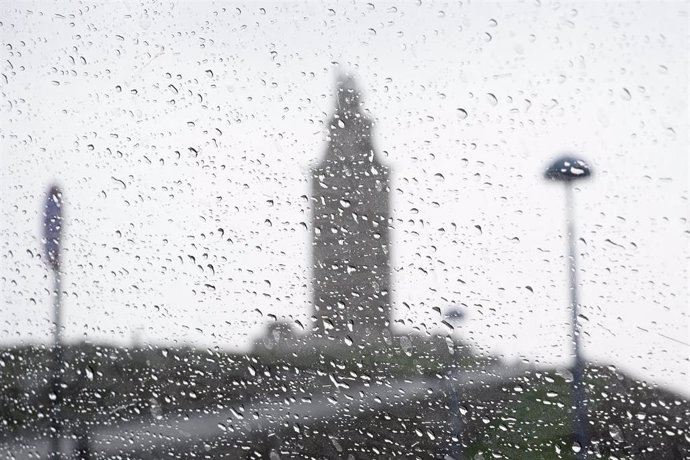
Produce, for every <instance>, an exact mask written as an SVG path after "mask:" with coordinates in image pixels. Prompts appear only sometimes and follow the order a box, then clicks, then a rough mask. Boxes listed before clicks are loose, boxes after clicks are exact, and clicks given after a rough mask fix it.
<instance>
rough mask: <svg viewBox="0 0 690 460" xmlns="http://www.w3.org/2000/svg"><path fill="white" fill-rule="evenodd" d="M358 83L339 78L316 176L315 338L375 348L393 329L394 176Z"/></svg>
mask: <svg viewBox="0 0 690 460" xmlns="http://www.w3.org/2000/svg"><path fill="white" fill-rule="evenodd" d="M371 127H372V122H371V120H369V119H368V118H367V117H366V115H365V114H364V113H363V112H362V108H361V103H360V93H359V92H358V90H357V88H356V86H355V83H354V80H353V79H352V77H350V76H347V75H343V76H341V77H339V78H338V84H337V98H336V107H335V112H334V114H333V116H332V118H331V120H330V125H329V134H330V136H329V144H328V148H327V150H326V153H325V155H324V157H323V160H322V161H321V163H319V165H318V166H317V167H316V168H314V169H313V170H312V197H313V206H312V209H313V216H312V220H313V248H312V257H313V267H312V270H313V271H312V274H313V295H314V297H313V308H314V317H315V319H316V322H315V325H314V334H315V335H316V336H317V337H321V338H324V339H329V340H336V341H342V340H345V341H346V342H347V341H352V342H355V341H362V340H369V341H373V340H376V339H378V338H381V337H382V336H383V334H385V333H386V332H387V329H388V327H389V323H390V309H391V301H390V262H389V260H390V238H389V214H390V210H389V199H388V194H389V170H388V168H386V167H385V166H383V165H382V164H381V163H379V161H378V159H377V156H376V153H375V152H374V148H373V145H372V141H371Z"/></svg>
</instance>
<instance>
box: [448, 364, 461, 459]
mask: <svg viewBox="0 0 690 460" xmlns="http://www.w3.org/2000/svg"><path fill="white" fill-rule="evenodd" d="M447 375H448V384H449V385H450V397H451V400H450V412H451V414H452V415H451V428H450V433H451V440H450V442H451V451H450V456H451V457H452V458H454V459H455V460H462V418H461V417H460V397H459V395H458V385H457V383H458V382H456V383H453V377H454V376H455V377H457V376H458V372H457V371H456V372H453V371H452V370H449V371H448V374H447ZM456 380H459V379H457V378H456ZM453 434H457V437H458V440H457V442H455V441H453V439H452V436H453Z"/></svg>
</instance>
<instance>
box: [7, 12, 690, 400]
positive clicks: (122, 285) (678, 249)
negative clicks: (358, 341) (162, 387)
mask: <svg viewBox="0 0 690 460" xmlns="http://www.w3.org/2000/svg"><path fill="white" fill-rule="evenodd" d="M0 18H2V19H0V21H1V22H0V30H1V31H2V42H3V47H2V76H0V90H1V91H2V125H1V127H0V136H1V138H2V157H1V170H0V192H1V193H0V196H1V198H0V199H1V200H2V220H1V222H0V245H1V246H0V248H1V260H2V267H1V268H0V274H1V276H2V279H1V280H2V303H1V304H0V305H1V306H0V312H1V316H0V318H1V319H2V327H1V328H0V341H2V342H3V343H5V344H7V343H14V344H16V343H47V341H48V340H49V338H50V328H51V322H50V320H51V314H50V311H51V310H50V305H51V298H50V291H49V289H50V278H49V276H48V275H49V274H48V271H47V269H46V267H45V265H44V263H43V261H42V256H41V248H42V245H41V239H40V224H41V217H40V210H41V206H42V203H43V200H44V194H45V191H46V189H47V188H48V186H49V185H50V184H51V183H52V182H53V181H57V182H58V183H59V184H60V185H61V186H62V188H63V189H64V192H65V199H66V213H67V218H68V221H67V227H66V236H65V240H64V260H65V264H64V290H65V291H66V295H65V297H64V305H65V335H66V337H67V340H69V341H70V342H77V341H80V340H89V341H92V342H106V343H119V344H124V345H128V344H131V343H132V342H133V340H139V341H141V342H144V343H154V344H171V345H182V344H192V345H196V346H202V347H213V346H218V347H220V348H223V349H248V347H249V346H250V345H251V343H252V341H253V340H254V338H255V337H256V336H257V335H258V334H260V333H261V331H262V330H263V328H264V327H265V325H266V323H267V322H268V321H270V317H269V315H271V314H273V315H276V316H277V317H279V318H284V319H288V320H290V321H292V320H299V321H300V322H301V323H304V324H309V317H310V308H311V307H310V291H309V289H310V288H309V285H310V271H309V255H310V254H309V235H310V232H311V224H310V212H311V211H310V199H309V196H308V194H309V169H310V167H312V166H313V165H314V164H315V163H316V162H317V161H318V159H319V158H320V156H321V155H322V154H323V152H324V150H325V144H326V133H327V127H326V125H325V124H326V123H327V120H328V118H329V116H330V114H331V111H332V108H333V93H334V81H335V76H336V74H337V72H338V69H345V70H348V71H351V72H352V73H354V74H355V75H356V77H357V80H358V82H359V85H360V87H361V89H362V93H363V96H362V97H363V100H364V102H365V104H366V108H367V110H369V112H370V114H371V116H372V117H373V119H374V120H375V121H376V124H375V132H374V136H375V145H376V148H377V151H378V154H379V156H380V159H381V160H382V161H383V162H384V163H385V164H387V165H389V166H390V167H391V168H392V184H391V197H392V213H393V214H392V215H393V223H392V227H393V230H392V235H393V256H392V265H393V292H392V296H393V304H394V319H395V321H396V328H397V329H398V330H415V329H416V330H418V331H420V332H421V333H426V332H427V331H428V332H443V330H442V329H440V327H439V326H440V320H441V319H442V318H441V317H439V315H438V314H437V313H435V312H434V311H433V310H432V309H433V308H434V307H440V308H441V309H442V310H444V309H446V308H448V307H450V306H460V307H462V308H463V310H464V311H465V313H466V320H465V321H464V323H463V324H462V325H461V326H460V327H459V328H458V330H457V331H456V332H455V333H456V334H458V335H459V336H461V337H463V338H464V339H465V340H467V341H469V342H470V343H472V344H473V345H474V346H476V347H477V348H478V349H480V350H482V351H483V352H491V353H495V354H498V355H500V356H503V357H504V358H505V359H507V360H514V359H526V360H529V361H531V362H533V363H536V364H538V365H551V364H564V363H567V362H569V359H570V345H569V341H568V335H567V334H568V331H569V318H570V316H569V311H568V308H567V291H566V280H567V277H566V273H565V262H566V260H565V249H566V246H565V241H564V239H563V235H564V223H563V219H564V211H563V199H564V196H563V190H562V189H561V187H559V186H558V185H557V184H552V183H546V182H545V181H544V180H543V179H542V173H543V170H544V168H545V167H546V166H547V164H548V163H549V161H550V160H552V159H553V158H554V156H555V155H557V154H558V153H561V152H564V151H574V152H577V153H579V154H581V155H582V156H583V157H584V158H585V159H587V160H588V161H589V162H590V163H591V165H592V168H593V171H594V176H593V178H592V180H590V181H588V182H583V183H582V184H581V185H580V186H579V187H578V189H577V191H576V193H575V199H576V214H577V231H578V236H579V237H581V240H580V241H579V243H578V252H579V253H580V254H581V257H580V267H581V272H580V274H579V275H580V280H581V284H582V287H581V300H582V303H583V315H584V317H583V327H584V332H585V335H586V336H585V339H584V346H585V353H586V356H587V357H588V359H591V360H596V361H599V362H602V363H608V364H614V365H617V366H619V367H621V368H622V369H623V370H625V371H628V372H631V373H632V374H634V375H636V376H638V377H643V378H645V379H647V380H649V381H652V382H657V383H659V384H662V385H667V386H670V387H672V388H675V389H677V390H679V391H685V393H686V394H687V390H683V387H684V386H686V385H687V382H688V371H689V366H690V364H689V345H688V342H689V341H690V340H689V339H688V309H689V307H688V303H689V302H688V294H689V293H688V260H689V256H690V254H689V252H690V247H689V244H688V242H689V241H688V240H689V235H690V234H689V224H688V209H689V207H688V173H689V171H688V49H689V46H688V4H687V3H686V2H675V3H659V2H639V3H635V2H625V3H600V2H587V3H567V2H559V3H547V2H539V1H526V2H507V3H501V4H484V3H472V2H462V3H452V4H446V3H427V2H421V4H418V3H412V2H400V3H399V4H393V3H390V4H379V3H376V5H375V6H374V5H373V4H365V3H362V4H357V5H353V4H350V3H327V2H323V3H317V2H307V3H292V2H288V3H266V4H260V3H254V2H252V3H248V4H245V5H243V4H226V3H225V2H217V3H216V2H186V3H176V4H169V5H164V6H161V5H158V4H153V3H151V4H149V3H148V2H145V3H144V4H140V3H139V2H80V3H76V2H75V3H71V4H66V5H65V4H62V2H60V3H58V4H54V3H51V4H47V3H46V2H42V1H41V2H33V3H31V2H15V1H8V0H7V1H3V2H2V14H0ZM528 286H529V289H528V288H527V287H528Z"/></svg>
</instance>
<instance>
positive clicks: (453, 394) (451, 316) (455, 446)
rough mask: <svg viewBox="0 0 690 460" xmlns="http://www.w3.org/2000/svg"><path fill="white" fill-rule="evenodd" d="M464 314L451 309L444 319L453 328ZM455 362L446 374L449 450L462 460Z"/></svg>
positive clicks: (456, 458) (460, 422) (460, 419)
mask: <svg viewBox="0 0 690 460" xmlns="http://www.w3.org/2000/svg"><path fill="white" fill-rule="evenodd" d="M464 316H465V315H464V313H463V312H462V310H460V309H459V308H451V309H450V310H448V311H447V312H446V319H447V320H448V321H449V322H451V323H454V324H453V327H455V326H456V324H457V323H458V322H460V320H462V319H463V317H464ZM452 361H455V363H451V364H450V365H449V368H448V371H447V372H446V376H447V377H448V385H449V388H450V404H449V407H450V413H451V423H450V432H451V449H450V456H451V457H452V458H453V459H455V460H462V458H463V455H462V454H463V452H462V431H463V424H462V417H461V416H460V398H461V395H460V394H459V393H460V391H459V389H458V386H459V385H458V381H457V380H459V379H458V378H457V377H458V376H459V373H460V371H459V370H458V369H457V368H454V366H453V364H457V360H455V359H454V360H452ZM454 379H455V380H456V382H453V380H454ZM453 434H455V435H456V436H457V438H458V439H457V441H454V440H453V439H452V436H453Z"/></svg>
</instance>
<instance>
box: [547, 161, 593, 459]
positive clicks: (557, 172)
mask: <svg viewBox="0 0 690 460" xmlns="http://www.w3.org/2000/svg"><path fill="white" fill-rule="evenodd" d="M590 174H591V172H590V169H589V165H588V164H587V163H586V162H585V161H584V160H581V159H578V158H575V157H572V156H563V157H561V158H559V159H558V160H556V161H555V162H553V164H551V166H549V168H548V169H547V170H546V173H545V174H544V177H546V178H547V179H550V180H555V181H559V182H562V183H563V184H564V186H565V212H566V229H567V237H568V262H567V263H568V265H567V267H568V273H569V278H570V286H569V291H570V309H571V313H572V324H571V327H572V338H573V352H574V355H575V362H574V363H573V405H574V406H575V419H574V422H575V427H574V428H575V441H576V442H577V443H578V444H579V450H577V451H576V458H577V459H578V460H585V459H586V458H587V449H588V447H589V435H588V430H587V408H586V405H585V387H584V367H585V366H584V360H583V359H582V354H581V350H580V327H579V324H578V312H577V311H578V298H577V260H576V250H575V217H574V205H573V182H575V181H576V180H580V179H584V178H585V177H588V176H589V175H590Z"/></svg>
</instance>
